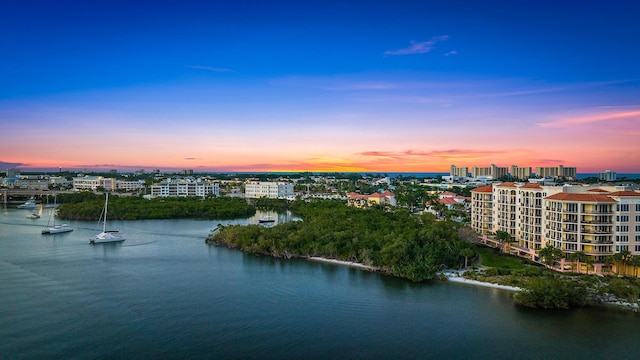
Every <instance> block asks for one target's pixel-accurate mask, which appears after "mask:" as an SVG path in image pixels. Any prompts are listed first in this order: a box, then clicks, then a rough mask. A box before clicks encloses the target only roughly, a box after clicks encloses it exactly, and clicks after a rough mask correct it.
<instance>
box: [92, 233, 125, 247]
mask: <svg viewBox="0 0 640 360" xmlns="http://www.w3.org/2000/svg"><path fill="white" fill-rule="evenodd" d="M122 241H124V238H123V237H122V236H120V235H119V234H118V233H117V232H113V231H109V232H101V233H100V234H98V235H96V236H93V237H91V238H89V242H91V243H92V244H105V243H114V242H122Z"/></svg>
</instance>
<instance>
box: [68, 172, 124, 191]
mask: <svg viewBox="0 0 640 360" xmlns="http://www.w3.org/2000/svg"><path fill="white" fill-rule="evenodd" d="M99 187H102V188H104V189H105V190H107V191H113V190H115V189H116V179H113V178H105V177H102V176H89V175H86V176H82V177H75V178H73V190H74V191H85V190H91V191H96V190H97V189H98V188H99Z"/></svg>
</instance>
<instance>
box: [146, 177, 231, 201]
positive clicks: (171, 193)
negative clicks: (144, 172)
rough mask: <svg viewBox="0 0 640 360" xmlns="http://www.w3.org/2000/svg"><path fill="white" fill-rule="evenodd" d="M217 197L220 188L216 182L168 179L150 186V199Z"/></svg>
mask: <svg viewBox="0 0 640 360" xmlns="http://www.w3.org/2000/svg"><path fill="white" fill-rule="evenodd" d="M218 195H220V186H219V184H218V183H217V182H209V181H202V180H192V179H181V180H173V179H168V180H165V181H162V182H160V183H158V184H154V185H151V197H156V196H159V197H187V196H197V197H201V198H205V197H207V196H218Z"/></svg>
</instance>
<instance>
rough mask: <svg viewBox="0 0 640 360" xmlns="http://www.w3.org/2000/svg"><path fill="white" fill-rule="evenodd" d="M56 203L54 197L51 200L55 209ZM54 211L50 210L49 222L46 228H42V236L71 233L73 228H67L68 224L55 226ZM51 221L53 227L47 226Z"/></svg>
mask: <svg viewBox="0 0 640 360" xmlns="http://www.w3.org/2000/svg"><path fill="white" fill-rule="evenodd" d="M56 203H57V197H55V196H54V198H53V207H54V208H55V206H56ZM55 213H56V211H55V210H52V211H51V214H50V215H49V221H48V222H47V227H45V228H44V230H42V234H43V235H48V234H60V233H65V232H70V231H73V228H72V227H71V226H69V225H68V224H56V214H55ZM52 219H53V225H52V226H49V223H50V222H51V220H52Z"/></svg>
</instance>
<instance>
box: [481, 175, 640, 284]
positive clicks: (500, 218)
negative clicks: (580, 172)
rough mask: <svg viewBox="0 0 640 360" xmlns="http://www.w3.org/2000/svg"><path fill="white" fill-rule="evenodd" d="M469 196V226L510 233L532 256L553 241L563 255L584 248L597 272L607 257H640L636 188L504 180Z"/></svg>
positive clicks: (639, 203) (639, 195)
mask: <svg viewBox="0 0 640 360" xmlns="http://www.w3.org/2000/svg"><path fill="white" fill-rule="evenodd" d="M471 195H472V196H471V198H472V203H471V227H472V228H473V229H474V230H475V231H476V232H478V233H479V234H481V235H492V234H495V232H496V231H505V232H507V233H509V234H510V235H511V236H512V237H513V239H514V240H515V241H516V242H517V245H516V246H517V251H518V252H520V253H524V254H528V255H530V256H531V258H534V259H535V258H536V257H537V255H536V251H538V250H540V249H541V248H543V247H545V246H547V245H552V246H554V247H556V248H558V249H561V250H562V252H563V253H564V254H565V258H566V259H568V258H569V255H570V254H571V253H574V252H577V251H581V252H584V253H585V255H586V256H587V257H588V258H589V259H590V261H592V262H594V263H595V265H594V269H595V271H596V272H601V271H602V267H603V263H604V259H605V258H606V257H607V256H610V255H613V254H615V253H619V252H621V251H625V250H628V251H629V252H630V253H631V254H632V255H640V192H637V191H628V190H621V189H619V188H618V187H615V186H601V187H591V186H542V185H540V184H535V183H526V184H523V183H513V182H504V183H501V184H497V185H488V186H484V187H479V188H476V189H474V190H472V191H471Z"/></svg>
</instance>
